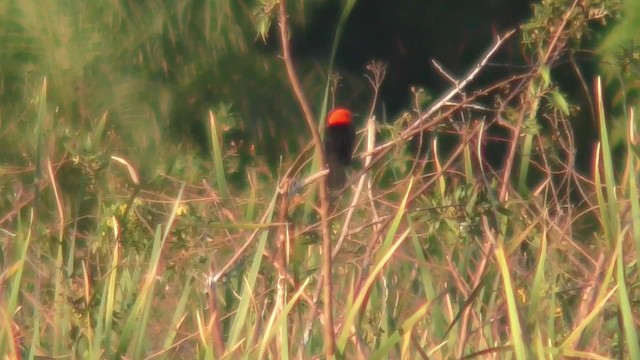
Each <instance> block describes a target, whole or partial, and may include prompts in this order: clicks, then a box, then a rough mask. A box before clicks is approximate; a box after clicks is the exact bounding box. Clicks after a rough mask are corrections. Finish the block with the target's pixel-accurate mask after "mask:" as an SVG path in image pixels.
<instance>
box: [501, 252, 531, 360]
mask: <svg viewBox="0 0 640 360" xmlns="http://www.w3.org/2000/svg"><path fill="white" fill-rule="evenodd" d="M494 255H495V257H496V262H497V263H498V269H499V271H500V276H501V277H502V283H503V284H502V285H503V286H504V294H505V296H506V300H507V310H508V313H509V325H510V330H511V336H510V338H511V342H512V343H513V349H514V351H515V354H516V359H518V360H526V359H527V348H526V346H525V340H524V338H523V334H522V328H521V326H520V318H519V315H518V307H517V305H516V299H515V289H514V288H513V282H512V280H511V273H510V271H509V266H508V265H507V259H506V257H505V254H504V249H503V248H502V244H501V242H498V243H497V244H496V248H495V253H494Z"/></svg>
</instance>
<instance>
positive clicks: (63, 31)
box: [0, 0, 326, 170]
mask: <svg viewBox="0 0 640 360" xmlns="http://www.w3.org/2000/svg"><path fill="white" fill-rule="evenodd" d="M263 3H264V2H263V1H257V0H256V1H232V0H216V1H207V0H196V1H187V0H181V1H171V2H166V1H159V0H145V1H141V0H112V1H101V2H92V1H76V0H63V1H54V2H46V3H42V2H39V1H34V0H27V1H17V0H8V1H3V2H2V4H0V43H2V44H3V46H2V47H1V48H0V83H1V84H2V86H1V87H0V131H1V133H0V135H4V136H3V137H5V138H9V136H6V134H11V133H15V132H16V131H17V132H18V133H25V132H26V130H28V125H27V124H28V123H29V121H28V120H29V118H30V117H32V116H33V111H34V110H35V109H34V108H33V106H32V105H25V104H34V102H35V100H36V99H33V98H32V95H31V94H34V93H37V92H36V91H35V90H36V89H37V88H38V87H39V86H40V84H41V82H42V79H43V78H44V77H45V76H46V77H47V79H48V83H49V89H50V91H49V93H50V94H51V95H50V98H49V99H48V102H49V104H50V111H51V113H50V119H49V124H48V128H49V129H50V130H52V131H55V132H64V133H68V134H71V135H72V136H73V134H79V133H84V132H85V131H87V130H91V129H92V128H93V127H95V126H96V124H97V122H98V121H99V120H100V119H101V118H102V117H103V116H105V114H106V117H107V121H106V129H107V131H106V132H105V135H104V136H108V137H109V139H108V140H109V142H108V143H109V148H110V150H111V151H113V152H122V153H124V154H133V153H135V154H137V155H142V157H143V158H148V159H152V157H153V156H163V155H167V154H170V155H171V151H170V150H169V148H168V147H167V145H168V143H167V142H165V141H166V140H172V142H173V143H174V144H176V145H178V144H181V143H182V144H183V145H185V146H187V148H195V149H198V148H200V149H201V150H206V149H207V148H208V142H209V139H208V138H207V135H206V134H207V132H206V131H204V129H206V117H205V116H206V113H207V111H208V110H209V109H211V108H216V107H219V106H225V107H228V108H229V110H230V112H231V113H233V114H235V119H236V123H235V125H233V126H229V127H227V132H228V137H229V138H230V139H229V140H228V142H232V141H235V142H236V143H238V142H239V139H238V137H243V139H242V140H243V142H244V144H245V145H246V146H247V147H248V148H254V147H257V148H258V150H264V149H269V150H270V151H268V152H263V151H260V154H263V155H269V156H270V158H269V159H268V160H269V163H270V164H272V165H273V164H276V163H277V162H278V158H279V154H281V153H282V152H285V151H294V150H295V149H297V147H298V146H299V145H300V143H301V142H303V141H304V138H299V137H298V136H285V137H283V136H282V134H281V133H282V132H283V131H282V129H284V128H286V129H287V130H288V131H287V132H286V134H287V135H290V134H301V133H302V131H303V129H304V127H303V126H304V123H303V122H302V121H299V119H300V111H299V109H298V106H297V105H296V103H295V102H294V101H293V98H292V96H291V91H290V88H289V85H288V83H287V78H286V74H285V72H284V71H283V66H282V63H281V60H280V59H279V58H278V57H277V56H274V54H272V53H270V51H271V50H269V49H267V48H266V47H265V45H264V43H262V40H259V39H258V38H257V37H256V28H257V27H259V26H258V25H259V24H256V23H255V21H257V20H256V17H255V16H254V12H255V11H256V9H260V8H261V7H263V6H265V4H263ZM312 3H313V1H311V2H293V3H292V6H291V15H292V18H293V20H294V21H296V22H297V23H304V18H305V14H306V13H307V12H308V11H310V10H309V5H310V4H312ZM258 21H259V20H258ZM262 29H263V30H264V29H265V27H264V25H263V26H262ZM265 35H266V34H265V33H263V36H265ZM301 68H302V69H301V70H303V71H304V73H305V74H307V75H306V76H305V77H303V81H304V83H305V85H306V86H308V87H309V88H310V90H312V91H311V92H312V93H319V92H320V89H322V88H323V85H324V81H323V80H322V79H325V78H326V71H325V70H323V69H322V68H319V67H316V66H314V65H306V66H301ZM314 87H315V89H314ZM282 125H285V126H282ZM225 135H226V134H225ZM194 139H195V146H194V141H193V140H194ZM169 144H170V143H169ZM0 146H2V149H1V150H2V151H1V152H2V153H3V155H2V156H3V157H4V160H6V161H10V162H12V163H13V162H15V161H20V160H18V159H19V158H20V152H21V151H23V150H20V149H19V146H18V144H17V143H15V142H14V141H13V140H9V141H8V142H3V145H0ZM163 149H164V150H165V151H162V150H163ZM166 150H169V151H166ZM207 153H208V152H207V151H204V154H207ZM245 160H246V159H245ZM245 162H246V161H245ZM140 165H141V166H145V167H149V168H150V169H149V170H154V168H155V166H153V165H152V164H146V165H145V164H140ZM156 166H157V164H156Z"/></svg>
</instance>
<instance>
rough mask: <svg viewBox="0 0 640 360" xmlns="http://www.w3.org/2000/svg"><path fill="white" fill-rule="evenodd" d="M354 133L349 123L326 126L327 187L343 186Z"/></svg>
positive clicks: (351, 151)
mask: <svg viewBox="0 0 640 360" xmlns="http://www.w3.org/2000/svg"><path fill="white" fill-rule="evenodd" d="M355 139H356V134H355V131H354V129H353V126H352V125H351V124H336V125H331V126H328V127H327V132H326V133H325V140H324V151H325V156H326V160H327V164H328V165H329V179H328V180H329V187H330V188H332V189H338V188H341V187H342V186H344V184H345V182H346V180H347V176H346V168H347V167H348V166H349V165H350V164H351V154H352V153H353V147H354V144H355Z"/></svg>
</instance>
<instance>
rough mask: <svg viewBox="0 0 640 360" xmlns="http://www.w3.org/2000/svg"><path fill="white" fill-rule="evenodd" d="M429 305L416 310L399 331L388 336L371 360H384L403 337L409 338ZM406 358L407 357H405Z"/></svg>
mask: <svg viewBox="0 0 640 360" xmlns="http://www.w3.org/2000/svg"><path fill="white" fill-rule="evenodd" d="M430 305H431V303H429V302H427V303H425V304H423V305H422V306H420V307H419V308H418V309H416V310H415V311H414V312H413V313H412V315H411V316H410V317H409V318H408V319H406V320H405V321H404V322H403V323H402V324H401V325H400V328H401V331H399V330H395V331H394V332H393V334H390V335H389V336H388V337H387V339H386V341H384V342H382V343H381V344H380V346H379V347H378V348H377V349H376V351H375V352H374V353H373V354H372V355H371V358H372V359H386V358H388V356H389V354H390V352H391V350H392V349H393V348H394V347H395V346H396V344H398V343H399V342H400V341H401V340H402V339H403V337H404V336H410V334H411V332H412V331H413V327H414V326H415V325H416V324H417V323H418V322H419V321H420V320H424V316H426V314H427V310H428V309H429V307H430ZM406 356H408V355H406Z"/></svg>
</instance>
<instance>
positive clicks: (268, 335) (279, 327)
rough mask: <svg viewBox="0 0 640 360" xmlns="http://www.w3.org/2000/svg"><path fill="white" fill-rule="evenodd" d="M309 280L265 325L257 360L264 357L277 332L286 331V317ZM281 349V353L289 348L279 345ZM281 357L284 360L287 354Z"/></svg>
mask: <svg viewBox="0 0 640 360" xmlns="http://www.w3.org/2000/svg"><path fill="white" fill-rule="evenodd" d="M310 280H311V279H309V278H307V279H305V281H304V282H303V283H302V284H301V285H300V287H299V288H298V290H296V292H295V293H294V294H293V296H292V297H291V299H289V301H288V302H287V304H286V305H285V306H284V308H283V309H282V311H280V313H279V314H278V315H277V317H274V318H273V321H270V322H269V323H268V324H267V327H266V329H265V332H264V336H263V338H262V340H261V341H260V352H259V354H258V359H262V358H263V357H264V354H265V351H266V349H267V346H268V345H269V343H270V342H271V340H272V339H273V337H274V336H275V335H276V332H277V331H281V332H282V331H283V330H286V329H287V317H289V316H290V312H291V309H293V306H294V305H296V304H297V303H298V300H299V299H300V296H301V295H302V293H303V292H304V290H305V289H306V288H307V285H309V282H310ZM282 336H285V337H286V336H287V333H286V332H285V333H283V334H282ZM281 345H282V346H281V349H282V350H283V351H285V352H286V350H287V349H288V348H289V347H288V344H287V343H284V344H281ZM281 356H283V359H284V358H287V359H288V358H289V355H288V353H283V354H281Z"/></svg>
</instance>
